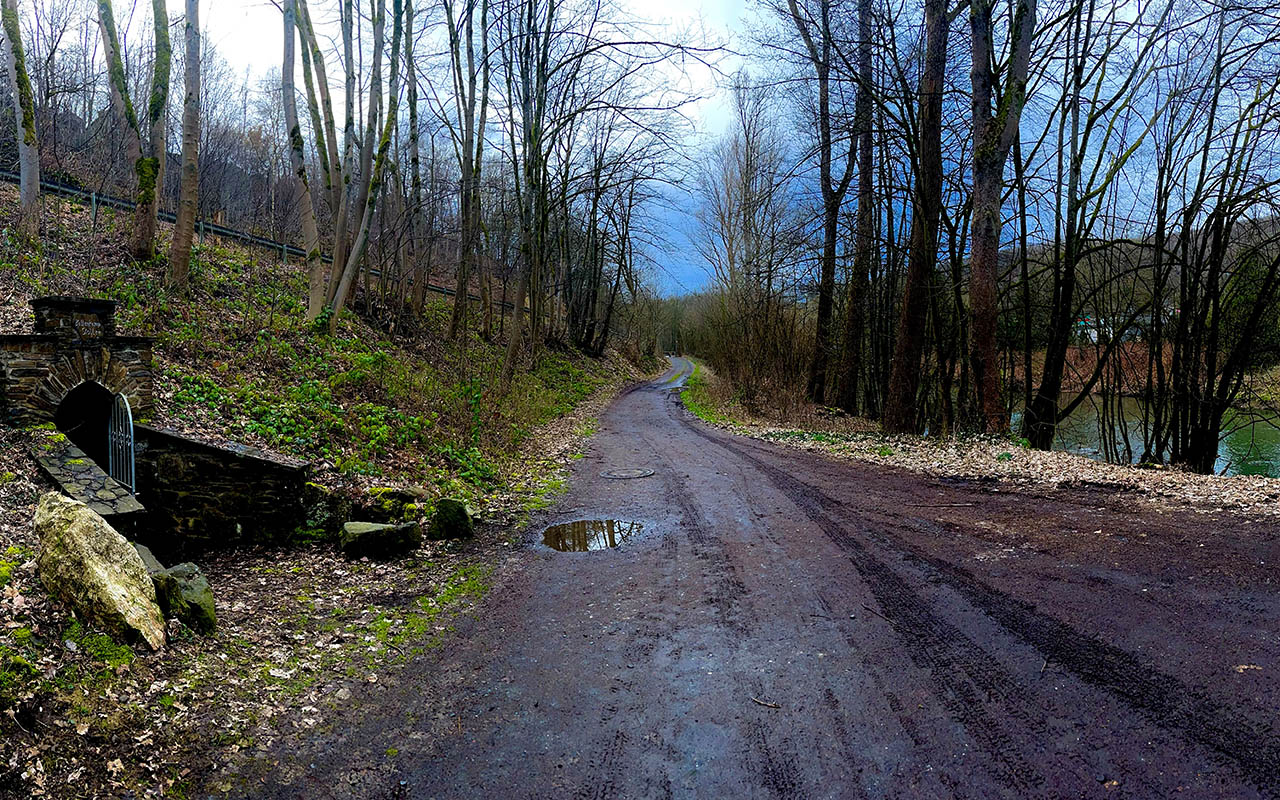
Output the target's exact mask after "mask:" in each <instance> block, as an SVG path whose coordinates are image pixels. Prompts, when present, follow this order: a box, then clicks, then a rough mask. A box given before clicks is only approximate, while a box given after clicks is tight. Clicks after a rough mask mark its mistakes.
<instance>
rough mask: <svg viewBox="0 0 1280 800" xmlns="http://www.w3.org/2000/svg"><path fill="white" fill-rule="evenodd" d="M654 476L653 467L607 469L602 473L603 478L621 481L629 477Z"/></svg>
mask: <svg viewBox="0 0 1280 800" xmlns="http://www.w3.org/2000/svg"><path fill="white" fill-rule="evenodd" d="M652 476H653V470H651V469H606V470H605V471H604V472H601V473H600V477H601V478H612V479H613V480H616V481H620V480H626V479H628V478H650V477H652Z"/></svg>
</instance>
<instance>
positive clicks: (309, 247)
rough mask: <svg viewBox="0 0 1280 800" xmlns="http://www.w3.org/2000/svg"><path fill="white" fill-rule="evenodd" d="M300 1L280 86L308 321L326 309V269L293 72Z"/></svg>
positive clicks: (290, 25)
mask: <svg viewBox="0 0 1280 800" xmlns="http://www.w3.org/2000/svg"><path fill="white" fill-rule="evenodd" d="M297 13H298V6H297V0H285V3H284V61H283V63H282V66H281V70H280V86H281V90H282V92H283V95H284V97H283V100H284V124H285V127H286V128H287V129H288V131H289V166H290V167H292V169H293V174H294V177H295V178H297V179H298V185H299V186H300V187H301V189H302V194H301V197H300V198H299V199H298V213H299V215H300V216H301V217H302V246H303V248H304V249H305V250H306V267H307V317H306V319H307V322H313V321H315V320H316V318H318V317H319V316H320V313H321V312H322V311H323V310H324V306H325V299H326V298H325V274H324V273H325V269H324V259H323V258H322V257H321V254H320V233H319V230H318V228H317V226H316V212H315V206H314V205H313V203H312V199H311V183H310V181H308V180H307V162H306V151H307V146H306V142H304V141H303V140H302V129H301V127H300V126H299V125H298V92H297V88H296V87H295V85H294V80H293V70H294V64H295V62H296V60H297V56H296V52H295V47H296V42H297V39H298V37H297Z"/></svg>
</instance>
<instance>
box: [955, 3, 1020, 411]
mask: <svg viewBox="0 0 1280 800" xmlns="http://www.w3.org/2000/svg"><path fill="white" fill-rule="evenodd" d="M1035 23H1036V3H1035V0H1019V1H1018V5H1017V9H1016V10H1015V11H1014V18H1013V21H1012V24H1011V25H1010V28H1009V30H1010V36H1011V37H1012V38H1013V42H1012V50H1013V58H1012V62H1011V63H1010V65H1009V70H1008V79H1007V82H1006V84H1005V86H1004V87H1003V91H1001V92H998V93H997V92H996V88H997V87H996V85H995V83H996V77H995V75H994V74H993V68H992V63H993V61H994V60H995V46H994V43H993V41H992V27H993V26H992V0H972V2H971V3H970V4H969V27H970V32H971V34H972V39H973V52H972V64H973V68H972V70H971V71H970V73H969V75H970V80H971V83H972V86H973V95H972V108H973V130H974V139H975V142H974V156H973V195H972V203H973V245H972V248H973V249H972V252H971V256H970V260H969V271H970V277H969V304H970V306H969V310H970V319H971V323H970V331H971V335H972V336H973V342H972V354H971V360H972V363H973V380H974V386H975V387H976V389H977V395H978V412H979V414H980V416H981V419H982V429H983V430H984V431H985V432H987V433H999V432H1002V431H1007V430H1008V429H1009V418H1008V415H1007V414H1006V413H1005V407H1004V403H1003V402H1002V401H1001V398H1000V367H999V361H998V357H999V355H998V345H997V342H996V324H997V317H998V314H999V308H998V299H997V294H996V276H997V273H998V272H999V268H1000V264H999V261H1000V210H1001V201H1002V199H1003V196H1004V168H1005V162H1006V161H1007V160H1008V158H1009V148H1010V147H1011V146H1012V145H1013V140H1014V139H1015V138H1016V137H1017V135H1018V124H1019V121H1020V120H1021V118H1022V107H1023V105H1024V104H1025V101H1026V91H1027V69H1028V64H1029V62H1030V56H1031V38H1032V36H1033V35H1034V33H1035ZM993 94H998V96H999V101H998V108H997V110H996V113H995V114H994V116H993V115H992V112H991V101H992V95H993Z"/></svg>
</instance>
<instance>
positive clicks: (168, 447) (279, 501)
mask: <svg viewBox="0 0 1280 800" xmlns="http://www.w3.org/2000/svg"><path fill="white" fill-rule="evenodd" d="M134 447H135V451H136V460H137V481H138V499H139V500H141V501H142V503H143V505H145V506H146V507H147V510H148V511H149V512H150V514H151V517H150V520H149V521H148V527H149V528H150V529H151V531H152V532H151V533H150V534H149V536H148V538H149V539H151V541H149V542H148V544H150V545H153V546H154V547H158V548H160V550H161V551H163V552H166V553H170V554H174V553H182V554H185V553H194V552H200V551H203V550H211V549H215V548H217V549H225V548H230V547H244V546H252V545H259V544H283V543H285V542H287V541H288V540H289V538H290V537H291V536H292V534H293V533H294V530H295V529H296V528H297V527H298V526H299V525H300V524H302V522H303V518H304V511H303V495H304V492H305V491H306V483H307V480H308V477H309V468H308V466H307V464H306V463H305V462H301V461H294V460H291V459H284V458H278V457H275V456H271V455H268V454H266V453H263V452H262V451H260V450H257V449H255V448H252V447H245V446H243V445H231V446H227V447H218V446H214V445H211V444H206V443H204V442H199V441H195V440H193V439H188V438H184V437H183V436H181V435H179V434H177V433H175V432H173V431H168V430H161V429H157V428H151V427H148V426H146V425H135V426H134Z"/></svg>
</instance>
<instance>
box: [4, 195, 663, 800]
mask: <svg viewBox="0 0 1280 800" xmlns="http://www.w3.org/2000/svg"><path fill="white" fill-rule="evenodd" d="M15 201H16V192H15V191H14V190H13V188H12V187H7V186H0V224H3V223H11V219H10V217H11V214H12V210H13V206H14V203H15ZM46 202H47V205H46V212H47V213H46V220H47V231H46V235H45V237H44V238H43V239H42V241H41V242H40V244H39V246H37V247H31V246H27V245H25V244H24V243H22V242H19V241H17V240H16V239H15V238H13V236H12V235H11V234H10V231H11V230H12V226H11V225H9V226H8V227H5V228H4V232H3V233H2V234H0V332H5V333H17V332H24V331H29V330H31V324H32V322H31V309H30V307H29V305H28V302H29V300H30V299H31V298H33V297H38V296H41V295H50V294H64V295H88V296H94V297H106V298H111V299H115V300H118V301H120V303H121V308H120V311H119V322H120V324H121V327H122V329H123V330H122V332H125V333H129V334H144V335H152V336H155V337H156V338H157V342H156V348H155V367H156V378H157V383H156V413H155V415H154V417H153V418H152V419H151V420H150V422H152V423H154V424H158V425H163V426H168V427H172V428H176V429H178V430H181V431H184V432H187V433H189V434H191V435H194V436H197V437H199V438H204V439H207V440H211V441H219V442H225V441H237V442H242V443H246V444H250V445H255V446H257V447H260V448H262V449H264V450H267V451H269V452H275V453H279V454H284V455H291V456H296V457H301V458H305V459H309V460H311V461H312V462H313V464H314V468H315V469H314V479H315V480H316V481H317V482H319V483H321V484H323V485H325V486H327V487H329V488H330V489H333V490H336V491H340V492H344V493H346V494H348V495H350V496H352V497H353V498H358V497H364V498H366V499H368V498H369V497H370V496H375V497H376V496H377V494H378V493H377V491H376V489H378V488H379V487H387V486H393V487H394V486H399V487H413V488H417V489H426V491H427V494H428V496H435V497H439V496H443V495H449V496H461V497H464V498H466V499H467V500H468V501H469V502H470V504H471V505H472V506H473V507H474V508H476V509H477V510H478V511H480V513H481V515H482V519H483V521H484V522H485V523H486V524H485V525H483V526H482V527H481V531H480V535H478V536H476V537H475V538H474V539H473V540H470V541H466V542H447V543H437V542H428V543H426V544H425V545H424V546H423V547H422V548H420V549H419V550H418V551H417V552H416V553H415V554H413V555H412V556H411V557H409V558H406V559H402V560H401V561H398V562H394V563H387V564H377V563H371V562H367V561H363V560H358V561H349V560H346V559H344V558H342V557H340V556H339V555H337V554H336V553H335V552H334V551H333V550H332V548H330V547H328V546H327V545H325V544H323V543H322V544H319V545H318V546H302V547H299V546H297V544H298V543H296V542H295V546H293V547H290V548H287V549H279V548H274V547H273V548H259V549H253V550H248V551H243V550H242V551H239V552H235V553H209V554H206V555H204V556H202V557H201V558H200V559H199V563H200V566H201V568H202V569H203V570H204V572H205V573H206V574H207V576H208V578H209V581H210V583H211V585H212V586H213V589H214V593H215V596H216V601H217V610H218V616H219V627H218V630H217V631H216V632H215V634H214V635H212V636H210V637H197V636H195V635H194V634H193V633H192V632H191V631H189V630H187V629H185V628H184V627H183V626H181V625H180V624H178V623H175V622H171V629H170V644H169V647H168V649H167V650H165V651H163V652H160V653H145V652H141V651H136V652H135V650H134V649H133V648H130V647H127V646H124V645H121V644H118V643H115V642H112V641H111V640H110V639H109V638H107V637H105V636H103V635H102V634H99V633H97V632H95V631H94V630H92V629H91V628H90V627H88V626H86V625H83V624H81V623H80V622H79V621H77V620H75V619H74V618H73V617H72V616H71V614H70V612H69V610H68V609H67V608H65V607H63V606H61V605H60V604H58V603H56V602H54V601H52V600H50V599H49V598H48V596H47V595H46V594H45V592H44V590H43V588H42V587H41V585H40V582H39V579H38V577H37V575H36V570H35V560H34V556H35V553H36V551H37V549H38V542H37V541H36V537H35V535H34V532H33V531H32V529H31V519H32V515H33V511H34V507H35V502H36V500H37V498H38V497H39V495H40V493H41V492H44V491H48V490H49V488H50V487H49V486H48V485H46V484H45V483H44V481H43V480H42V479H40V478H39V477H38V476H37V474H36V471H35V467H34V464H33V462H32V459H31V458H30V456H29V451H30V449H31V447H32V446H33V445H36V444H37V443H38V442H39V441H40V439H41V438H42V437H47V436H51V435H53V434H52V432H50V431H46V430H38V429H35V430H18V429H10V428H4V427H0V620H3V627H0V798H3V797H9V796H13V797H33V796H53V797H61V796H66V790H67V787H68V786H69V785H72V784H74V785H75V786H76V787H77V792H78V793H79V794H82V795H85V796H119V795H120V794H122V793H127V792H136V793H137V794H138V795H152V794H165V795H169V794H175V795H179V796H181V795H182V793H183V791H184V790H185V788H187V787H188V786H190V785H191V784H193V783H194V782H196V781H197V780H198V779H200V778H202V777H207V776H208V775H210V774H217V773H218V772H220V770H221V769H223V768H224V767H225V766H227V765H228V764H230V763H232V762H233V761H235V760H236V759H237V758H239V757H240V756H241V755H242V754H243V753H245V752H248V751H250V750H251V749H253V748H256V747H258V746H264V745H265V744H266V743H268V742H270V741H272V740H273V739H274V738H275V737H276V736H277V735H278V733H279V731H280V730H283V729H286V728H296V727H310V726H315V725H318V724H323V719H324V717H325V716H326V714H327V712H328V710H329V709H331V708H335V707H336V706H337V705H339V704H341V703H342V702H343V701H344V698H346V697H349V696H350V694H351V693H350V688H351V687H352V686H354V685H355V684H357V683H362V682H364V683H368V682H374V681H378V680H389V679H391V678H389V676H390V675H394V674H395V672H396V671H397V670H398V669H400V668H401V666H402V665H403V664H404V663H406V662H407V661H408V660H411V659H412V658H413V657H414V656H415V655H416V654H419V653H421V652H423V650H424V649H425V648H427V647H436V646H441V645H443V644H446V643H447V637H448V635H449V631H451V630H452V624H451V621H450V620H451V619H452V618H453V617H454V616H455V615H457V614H459V613H464V612H466V611H467V610H469V609H471V608H474V607H475V605H476V602H477V601H478V600H479V599H480V598H481V597H482V596H483V595H484V594H485V593H486V592H487V591H488V590H489V588H490V587H491V586H492V585H493V584H494V583H496V582H500V581H501V580H502V576H503V572H502V570H501V568H500V564H501V561H502V559H503V557H504V556H505V554H507V553H510V552H511V549H510V547H509V545H510V544H512V543H514V542H515V541H516V539H517V533H516V531H517V529H518V525H519V522H520V520H521V519H522V518H523V517H524V516H525V515H526V514H527V512H528V511H530V510H533V509H536V508H540V507H542V506H544V505H545V504H546V503H547V502H548V497H549V496H550V495H551V494H554V493H556V492H558V491H561V490H562V489H563V486H564V474H565V472H564V469H565V466H566V465H567V464H568V463H569V462H570V461H571V460H572V459H573V458H575V457H576V455H577V453H578V452H579V450H580V448H581V446H582V441H583V438H584V437H585V436H588V435H590V433H591V432H592V430H593V416H594V415H595V414H596V413H598V411H599V410H600V409H601V408H603V406H604V405H605V404H607V403H608V402H609V400H610V399H611V398H612V396H613V395H614V394H615V393H616V391H617V390H618V388H619V387H621V386H622V385H623V384H625V383H627V382H629V381H631V380H633V379H634V378H635V377H636V376H638V375H639V374H640V373H641V371H642V369H641V368H640V367H637V366H636V365H633V364H631V363H629V362H627V361H625V360H624V359H622V358H621V357H619V356H617V355H614V354H611V355H609V356H608V357H606V358H603V359H593V358H589V357H586V356H583V355H582V354H580V353H576V352H572V351H568V350H551V349H548V348H543V349H542V351H541V353H540V355H539V357H538V358H537V360H536V361H535V362H534V363H531V364H527V365H525V366H526V368H525V369H523V370H521V371H520V372H519V373H518V375H517V377H516V380H515V382H514V386H513V387H512V390H511V392H510V393H509V394H507V395H505V396H499V395H498V394H497V392H496V391H495V389H494V387H495V385H496V379H497V375H498V370H499V368H500V365H501V358H502V343H501V342H488V341H484V340H483V339H482V338H481V337H479V336H478V335H477V334H475V333H474V332H472V333H471V334H470V335H469V336H468V338H467V339H466V341H464V342H462V343H459V344H452V343H449V342H447V341H446V339H445V336H444V328H445V326H446V324H447V317H448V309H447V307H446V306H445V305H444V303H443V301H441V300H435V301H429V302H428V306H427V308H426V309H425V311H424V312H423V313H422V314H421V315H416V316H414V317H412V318H408V319H405V318H401V319H400V320H399V322H400V324H398V325H397V326H396V330H395V332H394V333H393V332H391V331H388V330H384V329H380V328H377V327H374V326H372V325H370V324H369V323H368V322H366V321H365V320H364V319H362V318H360V317H359V316H357V315H356V314H352V313H346V314H344V316H343V318H342V319H341V320H340V321H339V326H338V333H337V335H335V336H332V337H330V336H327V335H324V334H322V333H319V332H317V331H316V330H314V329H312V328H311V327H309V326H307V325H306V324H305V322H304V320H303V308H302V303H301V300H300V299H301V298H302V297H303V296H304V290H305V283H306V276H305V275H304V274H303V272H302V271H301V269H300V268H299V267H298V266H297V265H282V264H280V263H279V262H278V257H276V258H275V259H273V258H272V257H271V255H269V254H266V253H262V252H254V251H251V250H246V249H243V248H239V247H230V246H224V245H221V244H219V243H216V242H213V241H207V242H206V243H205V244H204V245H203V246H201V247H199V248H198V250H197V253H196V256H195V259H194V261H193V295H192V297H191V298H190V299H189V300H178V299H175V298H172V297H169V296H168V295H167V294H166V292H165V291H164V289H163V287H162V280H161V276H162V274H163V264H162V263H156V264H151V265H146V266H136V265H131V264H129V263H128V261H127V258H126V251H125V243H126V238H125V236H126V234H127V228H128V225H129V219H128V217H127V216H126V215H121V216H120V217H119V218H118V219H117V218H115V217H114V216H113V215H112V214H110V213H103V214H102V215H101V216H100V218H99V219H98V224H97V225H96V226H94V225H93V224H92V219H91V216H90V213H89V210H88V209H85V208H83V207H78V206H76V205H74V204H71V203H67V202H65V201H58V200H54V199H47V200H46ZM166 235H167V232H166ZM359 307H360V304H359V303H358V304H357V308H359ZM406 323H407V324H406ZM370 490H375V491H373V492H372V493H371V491H370ZM427 506H428V507H427V508H425V509H423V511H424V512H429V510H430V509H429V506H430V501H428V503H427ZM286 533H288V532H286ZM283 538H288V537H287V536H286V537H283Z"/></svg>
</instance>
